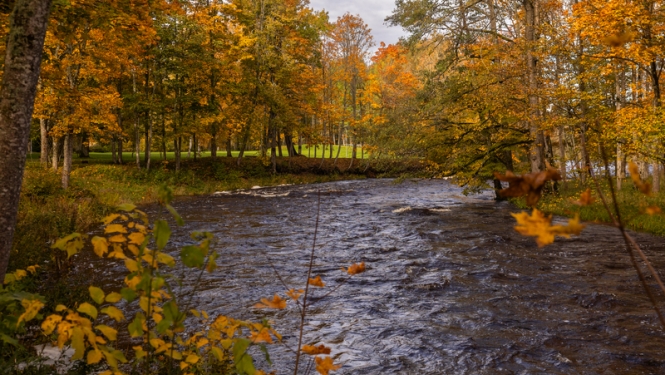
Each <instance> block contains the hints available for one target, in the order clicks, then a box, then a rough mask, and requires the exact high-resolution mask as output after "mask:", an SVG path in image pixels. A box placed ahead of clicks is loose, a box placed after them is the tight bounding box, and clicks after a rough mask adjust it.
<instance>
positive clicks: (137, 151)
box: [134, 117, 141, 169]
mask: <svg viewBox="0 0 665 375" xmlns="http://www.w3.org/2000/svg"><path fill="white" fill-rule="evenodd" d="M134 155H135V156H136V168H137V169H141V133H140V132H139V118H138V117H137V118H136V119H135V120H134Z"/></svg>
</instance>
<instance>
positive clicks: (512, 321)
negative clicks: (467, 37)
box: [106, 180, 665, 374]
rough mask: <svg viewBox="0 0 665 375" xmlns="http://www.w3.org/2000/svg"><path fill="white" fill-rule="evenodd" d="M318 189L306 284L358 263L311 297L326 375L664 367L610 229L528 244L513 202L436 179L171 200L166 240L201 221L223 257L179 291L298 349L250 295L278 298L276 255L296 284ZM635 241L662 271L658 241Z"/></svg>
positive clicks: (182, 236) (660, 345)
mask: <svg viewBox="0 0 665 375" xmlns="http://www.w3.org/2000/svg"><path fill="white" fill-rule="evenodd" d="M319 199H320V207H319V221H320V224H319V228H318V234H317V237H318V238H317V242H316V258H315V260H314V271H313V272H314V273H313V274H314V275H320V276H321V277H322V279H323V281H324V282H326V283H327V285H326V287H325V288H323V289H317V288H314V289H315V290H314V291H313V292H314V296H317V295H318V296H320V295H322V294H324V293H326V292H328V291H330V290H331V288H334V287H336V286H337V285H339V284H340V283H342V282H343V281H344V280H345V279H346V277H345V273H344V272H343V271H341V270H340V268H341V267H343V266H349V265H350V264H352V263H358V262H365V264H366V267H367V271H366V272H365V273H362V274H359V275H356V276H354V277H352V278H351V279H349V280H348V282H346V283H345V284H344V285H343V286H341V287H340V288H339V289H337V290H336V291H335V292H334V293H333V294H331V295H330V296H328V297H326V298H324V299H320V300H317V301H315V302H314V304H313V305H312V306H311V308H310V309H309V313H308V316H307V321H306V328H305V340H304V341H305V343H308V344H320V343H324V344H325V345H326V346H329V347H331V348H332V356H333V357H334V360H335V363H337V364H341V365H343V367H342V368H341V369H340V370H338V371H337V372H335V373H339V374H663V373H665V355H664V354H665V334H664V333H663V331H662V330H661V328H660V326H659V323H658V320H657V317H656V315H655V313H654V311H653V309H652V307H651V305H650V303H649V301H648V299H647V298H646V297H645V295H644V292H643V290H642V288H641V285H640V283H639V280H638V278H637V276H636V273H635V271H634V270H633V268H632V267H631V266H630V260H629V258H628V255H627V254H626V252H625V249H624V247H623V242H622V240H621V237H620V235H619V233H618V231H616V230H615V229H613V228H611V227H609V226H603V225H589V226H588V227H587V228H586V229H585V230H584V232H583V234H582V235H581V236H578V237H575V238H572V239H570V240H559V239H557V241H556V243H555V244H553V245H550V246H547V247H545V248H543V249H539V248H537V246H536V244H535V241H534V240H533V239H532V238H526V237H522V236H520V235H519V234H517V233H516V232H515V231H514V229H513V226H514V219H513V218H512V217H511V216H510V212H516V211H518V210H517V209H516V208H515V207H513V206H511V205H510V204H509V203H506V202H500V203H497V202H495V201H494V200H493V193H492V192H488V193H486V194H481V195H475V196H468V197H467V196H464V195H463V194H462V193H461V189H460V188H458V187H456V186H454V185H451V184H450V183H448V182H446V181H442V180H416V181H405V182H402V183H396V182H395V181H392V180H364V181H348V182H335V183H326V184H320V185H301V186H283V187H276V188H262V189H253V190H248V191H241V192H234V193H222V194H216V195H213V196H199V197H186V198H178V199H177V200H176V202H175V204H174V206H175V208H176V209H177V210H178V212H179V213H180V214H181V215H182V217H183V219H184V220H185V222H186V224H185V226H184V227H181V228H177V229H176V228H174V234H173V236H172V239H173V240H174V241H173V243H172V246H173V247H172V248H171V251H173V253H174V255H176V254H177V250H176V249H177V248H180V247H181V246H183V245H186V244H188V243H190V242H189V239H188V233H189V232H191V231H195V230H207V231H210V232H212V233H214V234H215V236H216V237H217V238H218V242H217V243H216V245H215V248H216V250H217V252H218V253H219V254H220V258H219V259H218V261H217V262H218V264H219V265H220V267H219V269H218V270H217V271H216V272H214V273H212V274H204V276H203V279H202V280H201V282H200V283H199V284H198V285H194V280H195V279H196V276H197V275H194V273H193V272H192V273H191V274H189V275H188V274H185V278H184V280H185V281H184V287H183V288H184V294H186V295H189V296H191V298H193V303H194V305H196V306H198V307H199V308H201V309H204V310H206V311H207V312H208V313H210V315H212V316H215V315H218V314H224V315H228V316H232V317H236V318H240V319H247V320H260V319H262V318H264V317H267V318H269V319H271V320H273V321H274V326H275V327H276V329H277V330H278V331H279V332H280V333H282V334H283V335H284V341H285V343H286V344H287V345H289V346H291V347H294V346H296V344H297V327H298V323H299V315H298V308H297V306H295V305H294V304H293V303H292V302H289V305H288V307H287V308H286V309H284V310H278V311H277V310H258V309H253V308H252V306H253V305H254V304H255V303H256V302H258V301H259V300H260V299H261V298H263V297H270V296H272V295H274V294H275V293H278V294H280V295H282V296H284V295H285V294H284V292H285V290H284V289H285V288H284V286H283V285H282V284H281V283H280V281H278V279H277V278H276V277H275V273H274V270H273V266H274V268H275V269H276V270H277V272H279V273H280V275H281V276H282V278H283V280H284V282H285V283H286V284H288V286H289V287H294V288H303V287H304V283H305V279H306V272H307V265H308V263H309V253H310V250H311V247H312V240H313V236H314V230H315V221H316V217H317V202H318V201H319ZM148 211H150V214H151V216H152V217H153V218H154V216H155V215H157V209H149V210H148ZM555 220H558V219H555ZM637 240H638V242H639V243H640V244H642V245H643V248H644V249H645V252H646V253H647V255H648V256H650V257H651V259H652V260H653V263H654V265H655V266H656V268H657V269H660V270H662V269H665V256H664V252H663V250H664V248H665V246H664V244H665V243H664V241H663V239H662V238H659V237H654V236H649V235H642V234H639V235H637ZM271 264H272V266H271ZM106 272H107V273H115V272H120V269H119V268H118V267H114V268H111V269H108V270H107V271H106ZM177 272H180V271H177ZM177 272H176V273H177ZM194 290H195V292H194V293H192V291H194ZM659 298H660V299H661V300H662V296H659ZM269 350H270V354H271V357H272V360H273V362H274V364H273V367H272V368H271V367H269V366H268V365H267V364H266V363H265V361H263V360H259V365H260V367H262V368H264V369H266V370H276V371H277V373H279V374H287V373H293V363H294V356H293V354H292V353H291V352H290V351H289V350H287V349H286V348H285V346H283V345H271V346H269ZM255 357H257V358H259V357H261V354H260V352H258V351H257V354H256V355H255ZM303 373H304V371H303Z"/></svg>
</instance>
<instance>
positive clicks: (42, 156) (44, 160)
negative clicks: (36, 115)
mask: <svg viewBox="0 0 665 375" xmlns="http://www.w3.org/2000/svg"><path fill="white" fill-rule="evenodd" d="M39 137H40V143H41V144H40V146H41V149H40V152H39V162H40V163H41V165H42V166H44V167H46V166H47V165H48V145H49V141H48V120H46V119H43V118H40V119H39Z"/></svg>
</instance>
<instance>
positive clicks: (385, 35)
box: [310, 0, 404, 50]
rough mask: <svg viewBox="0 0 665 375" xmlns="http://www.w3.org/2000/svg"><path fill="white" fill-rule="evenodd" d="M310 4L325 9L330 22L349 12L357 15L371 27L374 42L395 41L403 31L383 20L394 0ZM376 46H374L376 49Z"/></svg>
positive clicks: (323, 0)
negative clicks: (386, 23)
mask: <svg viewBox="0 0 665 375" xmlns="http://www.w3.org/2000/svg"><path fill="white" fill-rule="evenodd" d="M310 6H311V7H312V8H314V9H316V10H321V9H325V10H327V11H328V14H329V16H330V22H335V20H337V17H340V16H342V15H343V14H344V13H346V12H349V13H351V14H353V15H359V16H360V17H361V18H362V19H363V20H364V21H365V23H367V24H368V25H369V28H370V29H372V35H373V36H374V42H375V43H376V45H377V46H378V45H379V43H380V42H385V43H386V44H391V43H392V44H394V43H397V41H398V40H399V38H400V37H401V36H404V32H403V31H402V28H401V27H388V26H386V25H384V24H383V20H384V19H385V18H386V17H387V16H389V15H390V14H391V13H392V11H393V9H394V8H395V0H310ZM376 48H377V47H374V50H376Z"/></svg>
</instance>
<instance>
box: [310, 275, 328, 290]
mask: <svg viewBox="0 0 665 375" xmlns="http://www.w3.org/2000/svg"><path fill="white" fill-rule="evenodd" d="M308 283H309V285H311V286H318V287H319V288H323V287H324V286H326V284H325V283H324V282H323V281H322V280H321V276H317V277H315V278H313V279H309V281H308Z"/></svg>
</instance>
